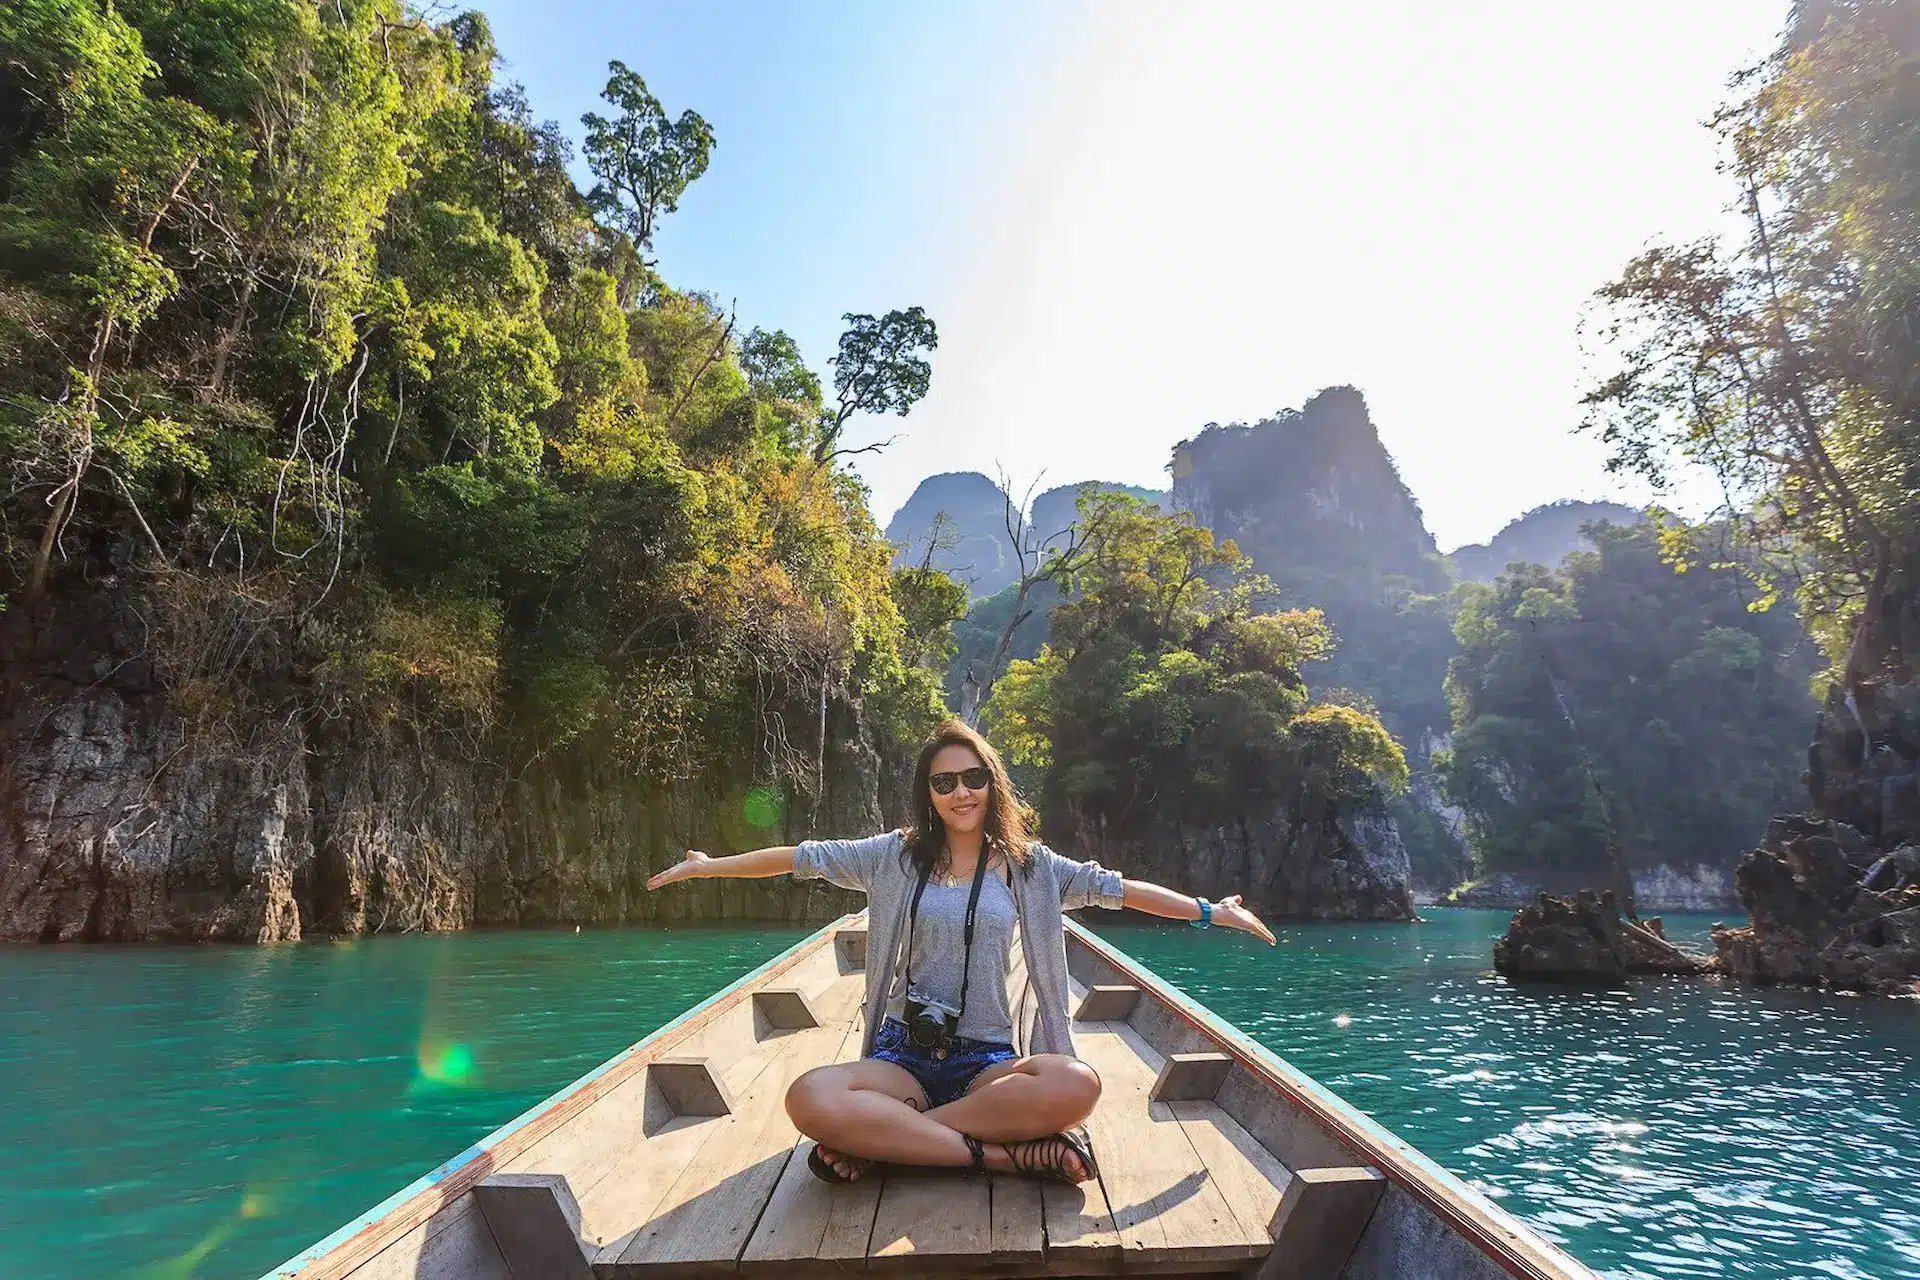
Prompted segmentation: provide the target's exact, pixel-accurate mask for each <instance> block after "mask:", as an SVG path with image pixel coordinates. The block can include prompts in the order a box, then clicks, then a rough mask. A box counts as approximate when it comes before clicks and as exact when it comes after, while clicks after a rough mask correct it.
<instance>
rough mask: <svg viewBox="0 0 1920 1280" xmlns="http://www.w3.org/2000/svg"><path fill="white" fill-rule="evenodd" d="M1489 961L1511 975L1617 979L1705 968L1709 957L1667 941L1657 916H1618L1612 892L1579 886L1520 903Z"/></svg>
mask: <svg viewBox="0 0 1920 1280" xmlns="http://www.w3.org/2000/svg"><path fill="white" fill-rule="evenodd" d="M1493 967H1494V968H1495V969H1497V970H1499V971H1500V972H1501V973H1504V974H1506V975H1507V976H1508V977H1512V978H1538V979H1545V980H1550V981H1556V982H1608V983H1617V982H1623V981H1625V980H1626V978H1627V976H1628V975H1629V974H1694V973H1705V972H1708V971H1709V970H1710V969H1711V968H1712V967H1713V962H1712V961H1711V960H1709V959H1708V958H1706V957H1704V956H1696V955H1692V954H1690V953H1688V952H1686V951H1682V950H1681V949H1680V948H1679V947H1676V946H1674V945H1673V944H1672V943H1670V942H1668V941H1667V939H1666V936H1665V934H1664V932H1663V931H1662V930H1661V928H1660V922H1659V921H1658V920H1657V919H1653V920H1648V921H1645V922H1643V923H1641V924H1635V923H1633V922H1631V921H1628V920H1623V919H1621V916H1620V904H1619V901H1618V900H1617V899H1616V898H1615V897H1614V896H1613V894H1612V893H1611V892H1607V893H1602V894H1598V895H1596V894H1595V893H1594V892H1593V891H1592V890H1591V889H1583V890H1581V891H1580V892H1579V893H1577V894H1574V895H1572V896H1570V897H1554V896H1552V895H1551V894H1544V893H1543V894H1541V895H1540V897H1539V899H1538V900H1537V901H1536V902H1534V903H1532V904H1531V905H1529V906H1525V907H1522V908H1521V909H1520V910H1519V911H1518V912H1517V913H1516V914H1515V915H1514V917H1513V923H1512V924H1510V925H1509V926H1508V927H1507V933H1506V936H1505V937H1503V938H1501V939H1500V940H1499V941H1497V942H1495V943H1494V944H1493Z"/></svg>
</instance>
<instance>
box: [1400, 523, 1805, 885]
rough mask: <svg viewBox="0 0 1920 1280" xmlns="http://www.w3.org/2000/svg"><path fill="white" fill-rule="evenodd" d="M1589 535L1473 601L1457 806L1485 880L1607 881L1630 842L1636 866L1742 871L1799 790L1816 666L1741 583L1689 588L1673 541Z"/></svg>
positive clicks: (1459, 712) (1730, 579)
mask: <svg viewBox="0 0 1920 1280" xmlns="http://www.w3.org/2000/svg"><path fill="white" fill-rule="evenodd" d="M1718 532H1719V531H1717V530H1712V529H1708V530H1694V531H1692V532H1691V535H1690V536H1692V537H1693V538H1696V539H1700V540H1703V541H1704V540H1705V539H1708V538H1711V537H1713V536H1715V534H1716V533H1718ZM1589 533H1590V535H1591V537H1592V538H1593V540H1594V541H1595V543H1596V545H1597V547H1598V549H1597V550H1595V551H1582V552H1575V553H1574V554H1572V555H1570V556H1568V557H1567V558H1566V560H1565V561H1564V562H1563V564H1562V566H1561V568H1560V569H1558V570H1551V569H1547V568H1544V567H1543V566H1540V565H1529V564H1516V565H1513V566H1510V567H1509V569H1508V570H1507V572H1505V573H1503V574H1501V575H1500V577H1499V579H1498V581H1497V582H1496V583H1494V584H1493V585H1492V586H1487V585H1485V584H1481V583H1469V584H1466V585H1464V586H1463V587H1462V588H1461V589H1460V591H1461V596H1462V602H1461V608H1460V613H1459V617H1458V619H1457V620H1456V622H1455V624H1454V632H1455V635H1456V636H1457V637H1458V639H1459V642H1460V646H1461V652H1460V655H1459V656H1458V657H1456V658H1454V659H1453V661H1452V664H1451V667H1450V669H1449V671H1448V675H1447V695H1448V698H1449V700H1450V702H1451V703H1452V708H1453V726H1454V732H1453V749H1452V751H1451V752H1450V753H1445V754H1443V755H1441V756H1440V758H1439V759H1438V761H1437V762H1436V763H1437V764H1438V767H1439V772H1440V775H1441V778H1442V780H1443V783H1444V787H1445V790H1446V794H1447V796H1448V797H1449V798H1450V799H1451V800H1452V801H1453V803H1455V804H1457V805H1459V806H1460V807H1461V808H1463V809H1464V810H1466V813H1467V821H1468V827H1469V832H1470V836H1471V843H1472V846H1473V849H1474V852H1475V856H1476V859H1477V860H1478V862H1479V863H1480V866H1481V869H1482V870H1489V871H1506V870H1530V869H1535V868H1561V869H1569V870H1579V871H1583V872H1588V873H1592V872H1596V871H1599V870H1602V869H1605V868H1607V867H1609V866H1610V864H1611V861H1612V853H1611V852H1610V848H1609V846H1610V843H1611V844H1613V845H1616V846H1617V848H1618V852H1619V854H1620V855H1621V856H1622V858H1623V859H1624V861H1625V863H1626V864H1628V865H1640V866H1644V865H1650V864H1654V863H1661V862H1672V863H1682V864H1684V863H1692V862H1717V863H1721V864H1723V865H1724V864H1726V863H1730V862H1731V861H1732V860H1733V859H1734V858H1735V857H1737V856H1738V855H1739V854H1740V853H1742V852H1744V851H1745V850H1746V849H1748V848H1750V847H1752V844H1753V842H1754V841H1755V840H1757V839H1758V838H1759V835H1760V832H1761V829H1762V828H1763V827H1764V826H1765V824H1766V821H1767V818H1768V817H1769V816H1770V815H1771V814H1772V813H1773V812H1774V811H1775V810H1776V809H1777V808H1779V807H1781V806H1782V805H1785V804H1787V803H1788V802H1789V801H1790V800H1791V799H1792V798H1793V795H1794V792H1795V790H1796V788H1797V786H1798V782H1799V776H1800V764H1801V759H1802V756H1803V754H1804V752H1803V748H1804V745H1805V740H1806V733H1807V726H1808V725H1809V724H1810V723H1811V722H1812V716H1813V709H1814V708H1813V702H1812V699H1811V697H1810V695H1809V694H1808V692H1807V681H1808V679H1809V678H1810V677H1811V674H1812V670H1813V667H1814V665H1815V662H1816V659H1815V657H1814V654H1813V652H1812V649H1811V647H1810V645H1809V644H1808V642H1807V639H1806V637H1805V634H1804V633H1803V632H1802V631H1801V629H1800V628H1799V626H1798V624H1797V623H1796V621H1795V619H1794V618H1793V616H1792V614H1791V612H1790V611H1789V610H1785V609H1774V610H1768V611H1763V612H1754V611H1753V610H1752V609H1751V608H1750V605H1752V604H1753V603H1754V601H1755V600H1756V598H1757V597H1758V591H1757V590H1756V589H1755V588H1754V587H1753V586H1752V585H1751V583H1750V582H1749V580H1748V579H1747V578H1746V577H1745V576H1743V575H1741V574H1739V573H1738V572H1735V571H1733V570H1731V569H1720V570H1709V569H1701V568H1696V569H1692V570H1689V571H1688V572H1686V573H1675V572H1674V571H1673V569H1672V567H1671V566H1670V565H1668V564H1666V563H1664V562H1663V560H1662V557H1661V544H1662V541H1663V534H1662V533H1661V531H1659V530H1657V529H1655V528H1654V527H1652V526H1649V525H1637V526H1633V527H1630V528H1619V527H1616V526H1612V525H1607V524H1604V523H1603V524H1599V525H1593V526H1589ZM1665 536H1666V538H1667V539H1668V540H1670V539H1671V537H1673V536H1676V535H1674V534H1668V535H1665Z"/></svg>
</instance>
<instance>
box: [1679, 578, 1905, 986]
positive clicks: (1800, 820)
mask: <svg viewBox="0 0 1920 1280" xmlns="http://www.w3.org/2000/svg"><path fill="white" fill-rule="evenodd" d="M1915 582H1920V565H1914V564H1909V565H1907V566H1905V568H1904V570H1903V571H1902V572H1900V573H1897V574H1895V575H1893V579H1892V582H1891V584H1890V585H1889V586H1888V588H1887V594H1886V598H1885V601H1884V604H1883V607H1882V608H1881V610H1880V614H1879V618H1878V621H1877V623H1876V624H1875V625H1873V626H1872V627H1870V628H1869V629H1868V630H1867V631H1866V632H1865V633H1864V634H1863V635H1861V636H1860V637H1858V641H1857V644H1856V648H1855V653H1854V655H1853V658H1852V665H1853V666H1854V668H1855V671H1856V673H1859V674H1857V675H1856V678H1855V679H1854V680H1853V682H1852V687H1851V688H1850V689H1849V688H1844V687H1841V686H1840V685H1838V684H1836V686H1835V688H1834V689H1833V690H1832V691H1831V692H1830V693H1829V694H1828V695H1827V700H1826V703H1825V704H1824V705H1823V706H1822V708H1821V710H1820V717H1819V722H1818V725H1817V727H1816V729H1815V732H1814V738H1813V742H1812V744H1811V745H1810V746H1809V747H1808V749H1807V773H1806V782H1807V791H1808V796H1809V799H1810V800H1811V801H1812V805H1813V811H1812V812H1811V813H1808V814H1796V815H1789V816H1784V817H1780V818H1776V819H1775V820H1774V821H1773V822H1771V823H1769V824H1768V827H1767V832H1766V836H1765V838H1764V839H1763V840H1762V841H1761V844H1760V847H1759V848H1757V849H1755V850H1754V851H1752V852H1751V853H1749V854H1748V855H1747V856H1746V858H1745V859H1744V860H1743V861H1742V862H1741V864H1740V867H1739V869H1738V870H1737V871H1736V872H1735V875H1734V882H1735V885H1736V887H1737V889H1738V891H1739V894H1740V901H1741V903H1742V904H1743V905H1744V906H1745V907H1746V909H1747V914H1748V917H1749V923H1748V925H1747V926H1746V927H1744V928H1740V929H1720V930H1716V931H1715V932H1714V945H1715V946H1716V947H1717V948H1718V950H1719V953H1720V960H1721V964H1722V966H1723V967H1724V969H1725V970H1726V972H1727V973H1728V974H1730V975H1732V976H1734V977H1737V978H1742V979H1745V980H1746V981H1749V982H1761V983H1795V984H1804V985H1809V986H1822V987H1831V988H1836V989H1840V990H1848V991H1861V992H1869V993H1874V994H1881V995H1906V994H1913V993H1916V992H1920V983H1917V982H1916V980H1920V672H1916V671H1915V667H1914V655H1916V654H1920V594H1917V593H1916V592H1915V590H1914V588H1913V587H1912V586H1910V585H1908V584H1912V583H1915Z"/></svg>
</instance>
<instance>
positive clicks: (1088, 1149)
mask: <svg viewBox="0 0 1920 1280" xmlns="http://www.w3.org/2000/svg"><path fill="white" fill-rule="evenodd" d="M1000 1145H1001V1146H1003V1147H1004V1148H1006V1152H1007V1159H1009V1160H1011V1161H1012V1162H1013V1167H1014V1168H1015V1169H1016V1170H1018V1171H1019V1172H1020V1173H1023V1174H1025V1175H1026V1176H1027V1177H1029V1178H1046V1179H1049V1180H1050V1181H1053V1182H1064V1183H1066V1184H1067V1185H1068V1186H1078V1185H1079V1184H1080V1183H1082V1182H1091V1181H1092V1180H1093V1179H1095V1178H1097V1177H1099V1176H1100V1167H1099V1166H1098V1165H1096V1164H1095V1163H1094V1162H1093V1140H1092V1139H1091V1138H1089V1137H1088V1136H1087V1131H1086V1129H1085V1128H1084V1127H1083V1126H1079V1125H1076V1126H1074V1127H1073V1128H1071V1129H1068V1130H1066V1131H1065V1132H1063V1133H1050V1134H1048V1135H1047V1136H1046V1137H1044V1138H1029V1139H1027V1140H1026V1141H1025V1142H1004V1143H1001V1144H1000ZM1069 1155H1072V1156H1077V1157H1079V1160H1080V1167H1081V1168H1082V1169H1085V1170H1086V1171H1087V1176H1086V1177H1084V1178H1074V1177H1070V1176H1069V1175H1068V1173H1067V1168H1068V1166H1067V1157H1068V1156H1069Z"/></svg>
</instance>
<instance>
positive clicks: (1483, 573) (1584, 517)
mask: <svg viewBox="0 0 1920 1280" xmlns="http://www.w3.org/2000/svg"><path fill="white" fill-rule="evenodd" d="M1645 519H1646V516H1645V514H1643V513H1642V512H1641V511H1640V510H1639V509H1638V508H1636V507H1629V506H1624V505H1622V504H1621V503H1618V502H1575V501H1573V500H1572V499H1570V498H1569V499H1563V500H1561V501H1559V502H1549V503H1547V504H1546V505H1545V506H1543V507H1535V508H1534V509H1533V510H1531V511H1529V512H1527V513H1526V514H1525V515H1523V516H1521V517H1519V518H1518V519H1516V520H1513V521H1510V522H1509V523H1508V524H1507V527H1506V528H1504V529H1502V530H1500V532H1498V533H1496V534H1494V535H1493V540H1492V541H1490V542H1475V543H1470V544H1469V545H1467V546H1464V547H1461V548H1459V549H1458V550H1456V551H1453V552H1451V553H1450V554H1449V555H1448V556H1447V559H1449V560H1451V561H1452V562H1453V572H1454V575H1455V576H1456V577H1458V578H1460V579H1461V580H1462V581H1465V582H1492V581H1493V580H1494V579H1495V578H1497V577H1499V576H1500V571H1501V570H1503V569H1505V568H1506V567H1507V565H1509V564H1510V563H1512V562H1513V561H1515V560H1524V561H1526V562H1528V563H1529V564H1543V565H1546V566H1547V567H1548V568H1549V569H1553V568H1558V567H1559V564H1560V562H1561V561H1562V560H1564V559H1566V557H1567V555H1568V554H1569V553H1570V552H1574V551H1591V550H1592V549H1593V544H1592V543H1591V542H1589V541H1588V540H1587V539H1586V538H1584V537H1582V536H1581V535H1580V526H1581V525H1584V524H1591V523H1593V522H1594V521H1596V520H1605V521H1608V522H1609V523H1611V524H1617V525H1623V526H1625V525H1636V524H1640V523H1641V522H1642V521H1644V520H1645Z"/></svg>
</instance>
